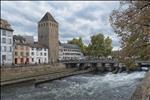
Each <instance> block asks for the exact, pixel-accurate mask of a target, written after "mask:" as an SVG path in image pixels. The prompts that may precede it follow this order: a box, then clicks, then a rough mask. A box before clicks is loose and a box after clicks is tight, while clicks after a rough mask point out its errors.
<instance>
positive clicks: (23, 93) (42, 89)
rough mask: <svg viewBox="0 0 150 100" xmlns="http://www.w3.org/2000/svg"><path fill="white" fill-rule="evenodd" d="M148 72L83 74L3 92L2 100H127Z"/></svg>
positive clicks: (7, 89)
mask: <svg viewBox="0 0 150 100" xmlns="http://www.w3.org/2000/svg"><path fill="white" fill-rule="evenodd" d="M144 75H145V72H133V73H130V74H127V73H119V74H112V73H107V74H100V73H97V74H92V73H89V74H82V75H76V76H71V77H67V78H64V79H61V80H55V81H52V82H47V83H44V84H40V85H38V86H36V87H34V86H30V85H25V86H18V87H16V86H15V87H9V88H8V87H6V88H3V89H1V100H128V98H129V97H130V96H131V95H132V93H133V91H134V90H135V88H136V86H137V85H138V84H139V82H140V81H141V80H142V78H143V77H144Z"/></svg>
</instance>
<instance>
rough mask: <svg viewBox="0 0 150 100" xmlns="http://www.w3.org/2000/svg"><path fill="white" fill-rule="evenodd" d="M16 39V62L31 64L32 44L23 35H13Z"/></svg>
mask: <svg viewBox="0 0 150 100" xmlns="http://www.w3.org/2000/svg"><path fill="white" fill-rule="evenodd" d="M13 40H14V64H29V59H30V56H29V50H30V46H29V45H28V44H27V43H26V40H25V38H23V37H22V36H16V35H14V36H13Z"/></svg>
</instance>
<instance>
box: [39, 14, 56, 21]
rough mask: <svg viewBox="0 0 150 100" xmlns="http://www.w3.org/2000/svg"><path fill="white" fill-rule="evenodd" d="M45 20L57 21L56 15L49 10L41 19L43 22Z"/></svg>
mask: <svg viewBox="0 0 150 100" xmlns="http://www.w3.org/2000/svg"><path fill="white" fill-rule="evenodd" d="M43 21H52V22H55V23H57V21H56V20H55V19H54V17H53V16H52V15H51V14H50V13H49V12H47V13H46V14H45V15H44V16H43V18H42V19H41V20H40V22H43Z"/></svg>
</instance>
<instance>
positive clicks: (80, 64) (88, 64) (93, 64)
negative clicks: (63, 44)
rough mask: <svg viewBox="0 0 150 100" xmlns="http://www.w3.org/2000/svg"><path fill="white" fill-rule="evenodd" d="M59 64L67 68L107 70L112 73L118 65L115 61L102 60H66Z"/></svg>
mask: <svg viewBox="0 0 150 100" xmlns="http://www.w3.org/2000/svg"><path fill="white" fill-rule="evenodd" d="M61 63H63V64H65V65H66V67H67V68H70V67H77V68H79V69H88V68H91V69H97V70H102V71H103V70H109V71H112V70H113V69H116V67H119V63H118V61H117V60H113V59H103V60H68V61H61Z"/></svg>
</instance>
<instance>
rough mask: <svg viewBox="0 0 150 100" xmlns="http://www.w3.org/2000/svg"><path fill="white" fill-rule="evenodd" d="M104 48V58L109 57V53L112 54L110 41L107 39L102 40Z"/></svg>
mask: <svg viewBox="0 0 150 100" xmlns="http://www.w3.org/2000/svg"><path fill="white" fill-rule="evenodd" d="M104 45H105V46H104V47H105V50H104V51H105V52H104V56H105V57H106V56H108V55H110V54H111V52H112V46H111V45H112V40H111V39H110V38H109V37H107V38H105V40H104Z"/></svg>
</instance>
